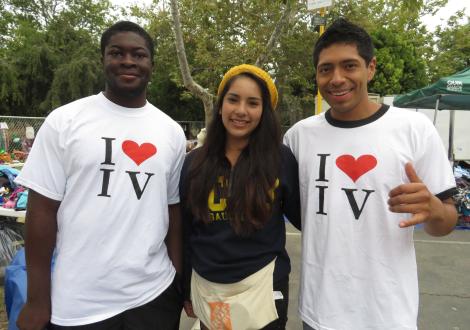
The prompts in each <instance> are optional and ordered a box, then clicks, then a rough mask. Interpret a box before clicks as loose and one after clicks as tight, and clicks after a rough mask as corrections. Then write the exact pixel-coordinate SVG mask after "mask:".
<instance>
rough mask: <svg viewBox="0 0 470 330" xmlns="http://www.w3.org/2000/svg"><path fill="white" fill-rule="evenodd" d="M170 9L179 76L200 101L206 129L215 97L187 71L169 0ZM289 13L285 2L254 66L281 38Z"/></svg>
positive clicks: (175, 5) (178, 26) (176, 13)
mask: <svg viewBox="0 0 470 330" xmlns="http://www.w3.org/2000/svg"><path fill="white" fill-rule="evenodd" d="M170 7H171V16H172V18H173V30H174V33H175V45H176V53H177V56H178V62H179V67H180V70H181V75H182V77H183V84H184V86H185V87H186V88H187V89H188V90H189V91H190V92H191V93H192V94H193V95H195V96H196V97H198V98H199V99H201V100H202V103H203V104H204V114H205V116H204V120H205V126H206V127H207V126H208V124H209V122H210V120H211V119H212V113H213V108H214V98H215V96H214V95H213V94H211V93H209V92H208V91H207V90H206V89H205V88H203V87H202V86H201V85H199V84H198V83H196V82H195V81H194V80H193V78H192V76H191V71H190V70H189V64H188V59H187V57H186V50H185V47H184V42H183V33H182V30H181V21H180V14H179V10H178V3H177V0H170ZM291 12H292V6H291V2H290V1H286V6H285V9H284V12H283V14H282V16H281V18H280V19H279V21H278V22H277V23H276V26H275V27H274V29H273V32H272V34H271V37H270V38H269V40H268V42H267V44H266V47H265V50H264V52H263V53H262V54H260V55H259V56H258V58H257V60H256V62H255V65H257V66H262V65H263V64H264V63H265V62H266V60H267V58H268V55H269V53H270V52H271V50H272V49H273V48H274V47H275V45H276V43H277V42H278V40H279V37H280V36H281V33H282V28H283V27H284V26H285V25H287V24H288V22H289V19H290V15H291Z"/></svg>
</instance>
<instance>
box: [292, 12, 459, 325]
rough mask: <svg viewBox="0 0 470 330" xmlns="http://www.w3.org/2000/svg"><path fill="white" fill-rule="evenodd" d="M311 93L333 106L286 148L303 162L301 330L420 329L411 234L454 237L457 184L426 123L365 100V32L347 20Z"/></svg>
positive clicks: (331, 36)
mask: <svg viewBox="0 0 470 330" xmlns="http://www.w3.org/2000/svg"><path fill="white" fill-rule="evenodd" d="M313 61H314V65H315V67H316V80H317V84H318V88H319V90H320V92H321V94H322V96H323V97H324V98H325V100H326V101H327V102H328V104H329V105H330V106H331V108H330V109H329V110H328V111H327V112H326V113H323V114H320V115H318V116H313V117H310V118H307V119H305V120H302V121H300V122H299V123H297V124H296V125H294V126H293V127H292V128H291V129H290V130H289V131H288V132H287V133H286V135H285V138H284V142H285V143H286V144H287V145H288V146H289V147H290V148H291V149H292V151H293V153H294V155H295V156H296V158H297V161H298V164H299V178H300V192H301V205H302V273H301V292H300V295H301V297H300V315H301V318H302V320H303V322H304V329H317V330H323V329H329V330H339V329H341V330H348V329H351V330H352V329H368V330H383V329H394V330H405V329H407V330H410V329H416V324H417V314H418V297H419V293H418V279H417V267H416V258H415V250H414V245H413V228H414V225H416V224H418V223H424V229H425V230H426V231H427V232H428V233H429V234H431V235H434V236H442V235H446V234H448V233H449V232H451V231H452V229H453V227H454V225H455V223H456V220H457V213H456V210H455V206H454V203H453V201H452V198H451V197H452V196H453V194H454V193H455V180H454V177H453V174H452V169H451V166H450V165H449V162H448V160H447V158H446V153H445V150H444V147H443V145H442V142H441V140H440V138H439V136H438V134H437V132H436V130H435V129H434V127H433V126H432V123H431V122H430V121H429V120H428V119H427V118H426V117H424V116H422V115H421V114H419V113H415V112H411V111H407V110H403V109H397V108H392V107H388V106H386V105H380V104H376V103H373V102H371V101H369V99H368V88H367V85H368V83H369V82H370V81H371V80H372V79H373V77H374V73H375V70H376V58H375V57H374V48H373V44H372V40H371V38H370V36H369V35H368V34H367V32H366V31H364V30H363V29H362V28H360V27H359V26H357V25H354V24H352V23H350V22H347V21H346V20H344V19H339V20H337V21H335V22H334V23H333V24H332V25H331V26H330V27H329V28H328V29H327V30H326V31H325V33H324V34H323V35H322V36H321V37H320V38H319V39H318V41H317V43H316V45H315V49H314V54H313Z"/></svg>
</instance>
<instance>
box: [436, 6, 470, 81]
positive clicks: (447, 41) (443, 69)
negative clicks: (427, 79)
mask: <svg viewBox="0 0 470 330" xmlns="http://www.w3.org/2000/svg"><path fill="white" fill-rule="evenodd" d="M462 20H464V22H463V23H462V24H460V23H459V22H460V21H462ZM434 40H436V42H435V44H434V47H433V50H434V52H433V53H434V56H433V57H432V60H431V62H430V66H429V71H430V75H431V80H432V81H437V80H438V79H439V78H440V77H443V76H449V75H452V74H453V73H455V72H458V71H461V70H463V69H465V68H466V67H468V66H470V17H469V16H466V17H465V16H464V13H463V11H460V12H458V13H457V14H456V15H454V16H452V17H450V18H449V20H448V22H447V25H446V26H445V27H444V28H441V27H438V28H437V29H436V31H435V34H434Z"/></svg>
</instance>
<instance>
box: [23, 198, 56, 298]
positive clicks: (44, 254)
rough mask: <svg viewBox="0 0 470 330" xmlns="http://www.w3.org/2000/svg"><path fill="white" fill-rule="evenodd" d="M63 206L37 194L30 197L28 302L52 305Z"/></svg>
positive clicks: (27, 242) (28, 209) (27, 216)
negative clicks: (54, 261) (53, 270)
mask: <svg viewBox="0 0 470 330" xmlns="http://www.w3.org/2000/svg"><path fill="white" fill-rule="evenodd" d="M59 205H60V203H59V202H57V201H53V200H51V199H48V198H45V197H44V196H41V195H39V194H37V193H35V192H34V191H31V192H30V194H29V196H28V208H27V213H26V214H27V215H26V237H25V252H26V267H27V274H28V294H27V297H28V302H30V303H33V304H36V303H43V304H50V292H51V259H52V254H53V251H54V247H55V243H56V235H57V209H58V207H59Z"/></svg>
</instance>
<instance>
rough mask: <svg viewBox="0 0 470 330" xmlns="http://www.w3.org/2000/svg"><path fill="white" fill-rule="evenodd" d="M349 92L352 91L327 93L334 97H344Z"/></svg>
mask: <svg viewBox="0 0 470 330" xmlns="http://www.w3.org/2000/svg"><path fill="white" fill-rule="evenodd" d="M350 91H352V89H348V90H344V91H330V92H329V93H330V94H331V95H334V96H343V95H346V94H347V93H349V92H350Z"/></svg>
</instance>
